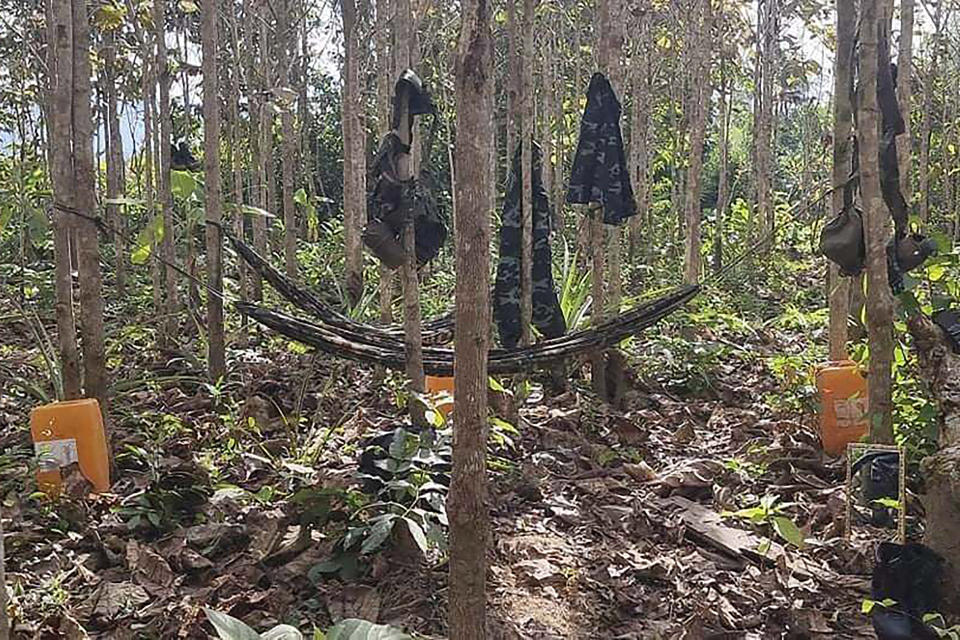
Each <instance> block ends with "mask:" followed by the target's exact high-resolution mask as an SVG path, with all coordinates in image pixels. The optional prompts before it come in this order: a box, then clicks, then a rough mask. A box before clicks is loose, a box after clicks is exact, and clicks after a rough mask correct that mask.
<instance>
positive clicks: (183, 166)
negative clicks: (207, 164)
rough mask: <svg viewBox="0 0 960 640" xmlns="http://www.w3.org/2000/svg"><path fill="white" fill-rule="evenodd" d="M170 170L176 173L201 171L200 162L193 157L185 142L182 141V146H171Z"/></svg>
mask: <svg viewBox="0 0 960 640" xmlns="http://www.w3.org/2000/svg"><path fill="white" fill-rule="evenodd" d="M170 168H171V169H173V170H174V171H199V170H200V161H199V160H197V159H196V158H195V157H193V153H192V152H191V151H190V145H188V144H187V143H186V141H185V140H181V141H180V146H174V145H173V144H171V145H170Z"/></svg>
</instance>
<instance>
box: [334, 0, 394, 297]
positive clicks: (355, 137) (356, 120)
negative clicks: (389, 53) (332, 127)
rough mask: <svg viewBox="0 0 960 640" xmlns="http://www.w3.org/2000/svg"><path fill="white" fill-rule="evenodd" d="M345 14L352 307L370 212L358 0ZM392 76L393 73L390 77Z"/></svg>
mask: <svg viewBox="0 0 960 640" xmlns="http://www.w3.org/2000/svg"><path fill="white" fill-rule="evenodd" d="M341 8H342V14H343V42H344V45H343V48H344V58H343V75H344V79H343V109H342V116H343V244H344V253H345V255H346V268H345V271H346V273H345V279H346V282H345V289H346V291H347V296H348V299H349V303H350V305H351V306H353V305H356V304H357V303H358V302H359V301H360V296H361V295H362V294H363V247H362V245H361V242H360V236H361V232H362V229H363V222H364V218H365V217H366V216H365V212H366V204H367V199H366V167H365V162H364V138H365V136H364V130H363V121H362V119H361V100H362V96H361V94H360V73H359V60H358V57H359V51H358V49H359V44H360V38H359V27H358V21H357V6H356V2H355V0H341ZM388 77H389V76H388Z"/></svg>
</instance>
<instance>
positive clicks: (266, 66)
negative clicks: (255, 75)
mask: <svg viewBox="0 0 960 640" xmlns="http://www.w3.org/2000/svg"><path fill="white" fill-rule="evenodd" d="M270 18H271V11H270V6H269V4H268V3H266V2H264V3H263V5H262V6H261V7H260V20H259V22H260V73H261V75H262V76H263V87H262V94H263V98H261V102H260V180H261V182H260V207H261V208H262V209H263V210H265V211H268V212H269V213H272V214H275V213H276V197H275V194H274V192H273V183H274V180H275V178H276V175H275V171H274V166H273V121H274V117H273V101H272V98H271V97H270V96H271V94H272V92H273V72H272V69H271V65H272V64H273V38H272V37H271V35H270V26H271V20H270ZM270 220H271V218H264V219H263V231H262V233H263V235H262V238H261V242H262V243H263V252H264V255H265V254H266V252H267V247H270V249H271V250H272V249H273V244H274V243H273V238H272V236H271V227H272V224H271V223H270ZM254 242H256V229H254Z"/></svg>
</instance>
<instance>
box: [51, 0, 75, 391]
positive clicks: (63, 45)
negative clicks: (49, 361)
mask: <svg viewBox="0 0 960 640" xmlns="http://www.w3.org/2000/svg"><path fill="white" fill-rule="evenodd" d="M47 11H48V16H47V24H48V25H49V27H48V29H49V42H50V46H49V48H48V59H47V70H48V74H49V86H50V94H49V95H50V101H51V105H50V108H49V109H48V113H50V163H51V167H50V176H51V181H52V182H53V198H54V210H53V221H54V224H53V239H54V252H55V257H56V262H55V265H54V266H55V282H56V296H57V302H56V316H57V337H58V346H59V351H60V353H59V355H60V375H61V378H62V381H63V395H64V398H65V399H67V400H71V399H75V398H79V397H80V389H81V384H80V354H79V350H78V348H77V327H76V322H75V320H74V315H73V279H72V276H71V274H70V234H71V228H72V226H73V220H72V217H73V216H72V214H70V213H68V210H69V209H75V208H76V204H77V203H76V197H75V195H76V194H75V191H74V188H73V187H74V185H73V162H72V159H71V153H72V151H71V148H70V137H71V135H70V134H71V129H72V122H71V121H70V112H71V102H72V97H73V15H72V13H71V3H70V0H52V1H51V2H50V3H49V4H48V6H47Z"/></svg>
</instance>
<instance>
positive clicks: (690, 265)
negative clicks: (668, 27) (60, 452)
mask: <svg viewBox="0 0 960 640" xmlns="http://www.w3.org/2000/svg"><path fill="white" fill-rule="evenodd" d="M697 4H698V5H699V6H698V7H697V9H696V13H697V14H699V15H698V17H697V18H696V19H692V20H691V21H692V23H694V24H696V28H695V31H694V30H692V31H691V38H692V39H693V40H694V43H695V44H694V54H693V70H694V76H693V86H692V87H691V91H692V94H691V100H690V102H689V105H690V107H691V110H692V113H691V115H690V118H689V121H690V162H689V167H690V169H689V171H688V176H689V177H688V179H687V194H686V213H685V215H684V227H685V229H686V237H685V239H684V240H685V242H684V247H685V252H684V254H685V255H684V272H683V281H684V282H685V283H686V284H696V283H697V282H699V281H700V267H701V262H702V256H701V255H700V244H701V243H700V218H701V211H700V179H701V173H702V170H703V143H704V138H705V137H706V131H707V107H708V104H709V101H710V93H711V88H710V53H709V48H710V0H700V1H699V2H697Z"/></svg>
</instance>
